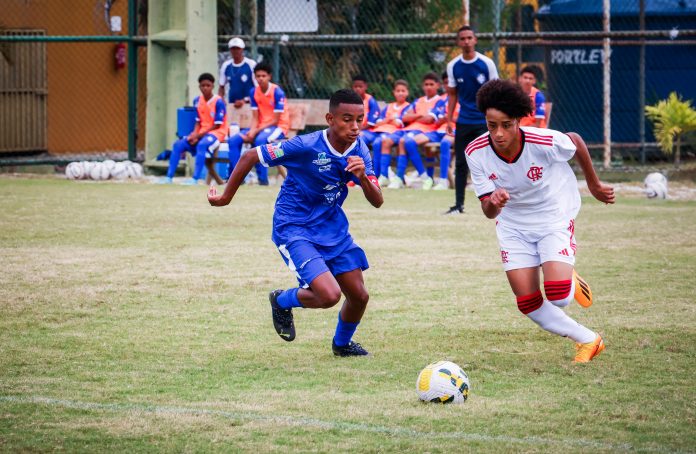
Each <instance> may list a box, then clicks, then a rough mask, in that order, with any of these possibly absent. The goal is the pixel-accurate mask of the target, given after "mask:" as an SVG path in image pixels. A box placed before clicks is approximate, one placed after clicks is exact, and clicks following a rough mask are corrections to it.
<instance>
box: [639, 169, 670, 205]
mask: <svg viewBox="0 0 696 454" xmlns="http://www.w3.org/2000/svg"><path fill="white" fill-rule="evenodd" d="M643 184H644V185H645V189H644V192H645V195H646V196H647V197H648V198H649V199H665V198H667V177H665V176H664V175H663V174H661V173H659V172H653V173H650V174H648V176H646V177H645V180H644V181H643Z"/></svg>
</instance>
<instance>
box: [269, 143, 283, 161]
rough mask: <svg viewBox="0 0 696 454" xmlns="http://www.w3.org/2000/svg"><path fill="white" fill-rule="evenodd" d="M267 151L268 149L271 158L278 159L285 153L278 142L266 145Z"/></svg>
mask: <svg viewBox="0 0 696 454" xmlns="http://www.w3.org/2000/svg"><path fill="white" fill-rule="evenodd" d="M266 151H268V155H269V156H270V157H271V159H278V158H280V157H281V156H283V155H284V154H285V153H283V150H282V148H280V145H279V144H277V143H272V144H268V145H266Z"/></svg>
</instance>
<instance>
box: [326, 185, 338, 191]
mask: <svg viewBox="0 0 696 454" xmlns="http://www.w3.org/2000/svg"><path fill="white" fill-rule="evenodd" d="M337 187H338V186H336V185H335V184H327V185H326V186H324V191H330V190H332V189H336V188H337Z"/></svg>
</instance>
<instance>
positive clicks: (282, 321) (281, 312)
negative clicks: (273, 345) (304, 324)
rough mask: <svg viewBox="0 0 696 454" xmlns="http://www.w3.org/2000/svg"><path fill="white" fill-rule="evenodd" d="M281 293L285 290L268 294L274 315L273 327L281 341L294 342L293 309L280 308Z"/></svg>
mask: <svg viewBox="0 0 696 454" xmlns="http://www.w3.org/2000/svg"><path fill="white" fill-rule="evenodd" d="M281 293H283V290H281V289H277V290H273V291H272V292H271V293H269V294H268V300H269V301H270V302H271V315H273V327H274V328H275V330H276V333H278V335H279V336H280V337H281V339H283V340H284V341H287V342H292V341H293V340H294V339H295V322H294V319H293V316H292V309H283V308H282V307H280V306H278V296H279V295H280V294H281Z"/></svg>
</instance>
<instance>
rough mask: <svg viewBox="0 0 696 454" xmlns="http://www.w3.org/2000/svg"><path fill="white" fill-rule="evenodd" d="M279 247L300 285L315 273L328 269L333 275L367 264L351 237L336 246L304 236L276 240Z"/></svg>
mask: <svg viewBox="0 0 696 454" xmlns="http://www.w3.org/2000/svg"><path fill="white" fill-rule="evenodd" d="M277 246H278V251H279V252H280V256H281V257H283V260H284V261H285V264H286V265H287V266H288V268H290V271H292V272H293V273H295V276H296V277H297V282H299V283H300V287H302V288H307V287H309V284H311V283H312V281H313V280H314V279H316V277H317V276H319V275H320V274H322V273H325V272H327V271H329V272H331V274H333V275H334V276H336V275H339V274H343V273H347V272H349V271H353V270H357V269H361V270H363V271H364V270H366V269H368V268H369V267H370V265H369V264H368V263H367V256H366V255H365V251H363V250H362V249H361V248H360V246H358V245H357V244H355V242H354V241H353V238H351V237H350V236H349V237H348V239H347V240H346V241H345V242H343V243H340V244H337V245H336V246H321V245H318V244H314V243H312V242H310V241H307V240H294V241H291V242H290V243H288V244H279V245H277Z"/></svg>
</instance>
